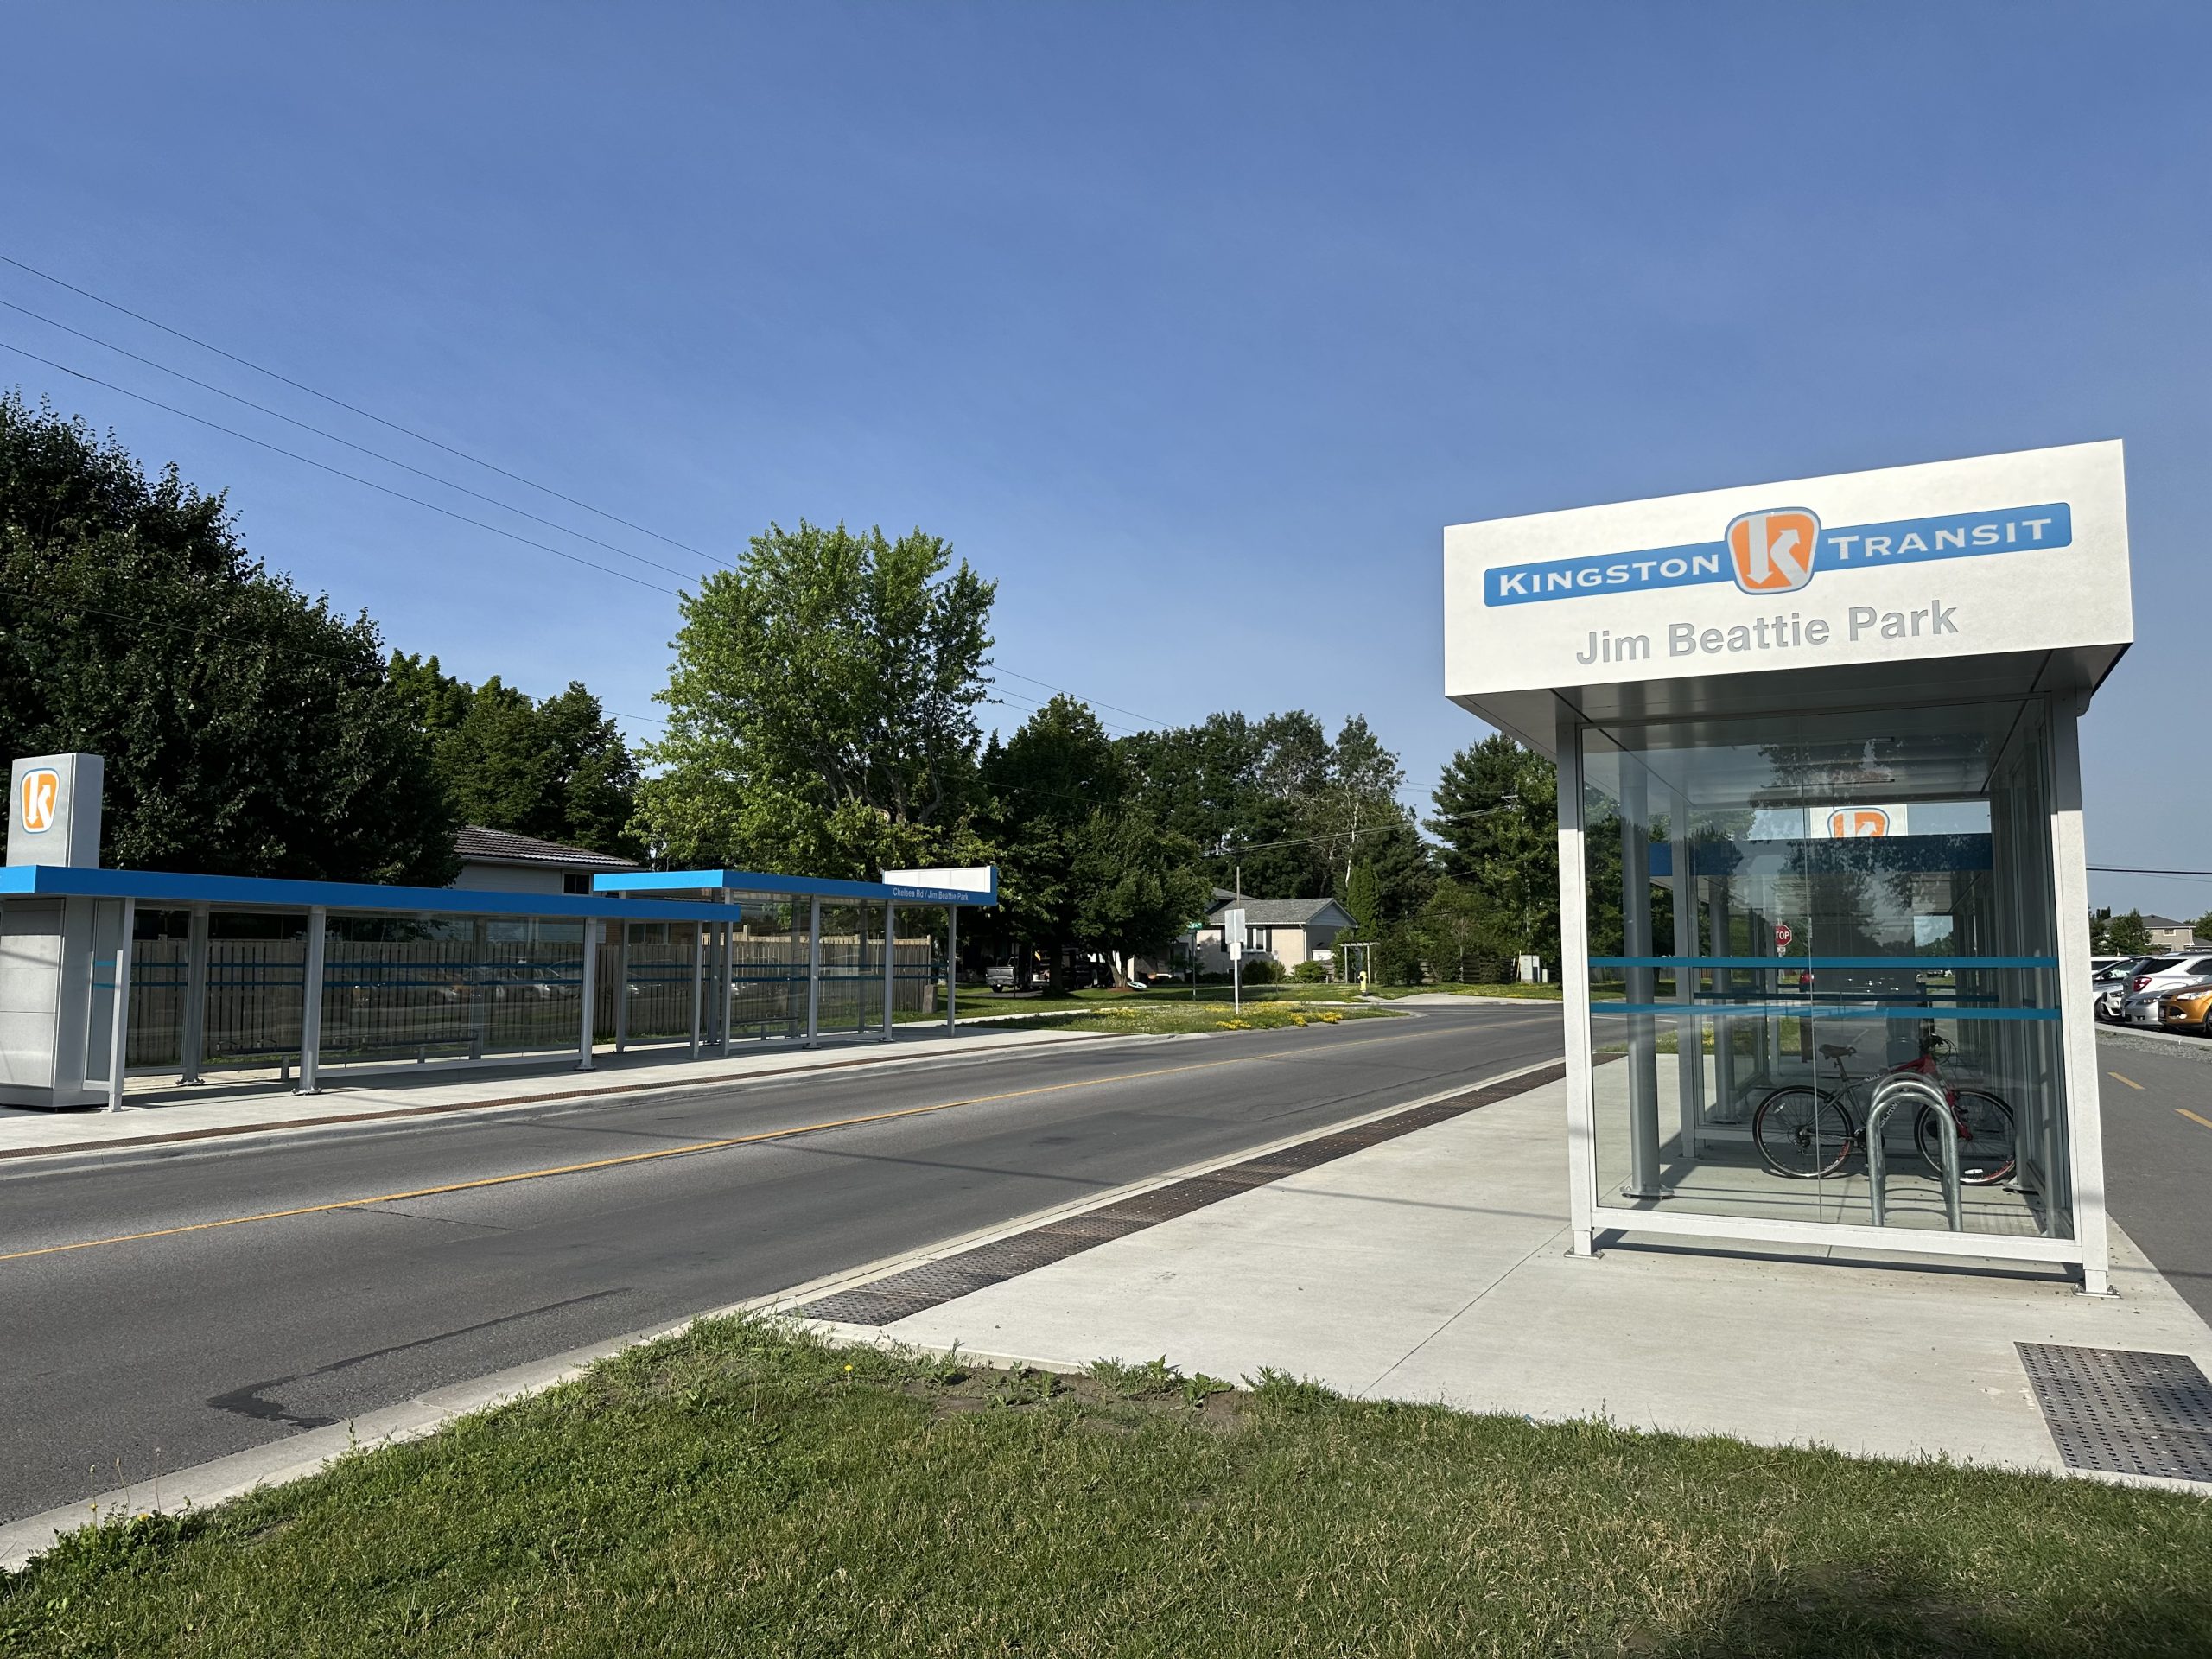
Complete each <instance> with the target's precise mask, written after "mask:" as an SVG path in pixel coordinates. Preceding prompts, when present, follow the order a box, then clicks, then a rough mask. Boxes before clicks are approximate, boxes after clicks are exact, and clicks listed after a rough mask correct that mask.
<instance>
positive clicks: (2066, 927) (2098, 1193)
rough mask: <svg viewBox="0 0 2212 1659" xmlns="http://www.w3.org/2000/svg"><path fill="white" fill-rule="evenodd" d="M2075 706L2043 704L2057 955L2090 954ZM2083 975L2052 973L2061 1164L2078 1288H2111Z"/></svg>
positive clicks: (2093, 1031)
mask: <svg viewBox="0 0 2212 1659" xmlns="http://www.w3.org/2000/svg"><path fill="white" fill-rule="evenodd" d="M2079 717H2080V711H2079V709H2077V708H2076V707H2075V704H2074V703H2072V702H2069V701H2068V700H2066V699H2064V698H2061V697H2054V698H2052V699H2051V702H2050V734H2051V746H2050V762H2051V765H2050V771H2051V785H2052V789H2051V803H2050V861H2051V897H2052V902H2053V905H2054V906H2055V908H2056V911H2057V934H2058V960H2059V961H2060V963H2065V964H2070V963H2077V962H2087V961H2088V959H2089V919H2088V918H2089V876H2088V842H2087V841H2086V839H2085V838H2084V836H2083V834H2082V734H2081V731H2080V729H2079V728H2078V726H2077V725H2076V723H2075V722H2076V721H2077V720H2078V719H2079ZM2089 992H2090V986H2089V980H2088V976H2087V975H2084V974H2081V973H2076V972H2074V971H2072V970H2071V969H2070V968H2069V967H2062V968H2061V969H2060V971H2059V974H2058V1007H2059V1025H2058V1033H2059V1044H2060V1048H2059V1053H2060V1055H2061V1056H2062V1058H2063V1072H2064V1075H2065V1079H2066V1141H2067V1147H2066V1150H2067V1164H2068V1166H2069V1169H2070V1170H2071V1171H2072V1173H2073V1176H2074V1180H2073V1205H2072V1210H2073V1216H2074V1236H2075V1239H2076V1240H2078V1241H2079V1242H2080V1243H2081V1246H2082V1291H2083V1293H2084V1294H2087V1295H2090V1296H2108V1295H2110V1294H2112V1278H2111V1270H2112V1242H2111V1239H2110V1236H2109V1233H2108V1229H2107V1224H2106V1221H2105V1139H2104V1127H2103V1124H2102V1122H2101V1113H2100V1110H2099V1096H2098V1076H2097V1025H2096V1014H2095V1010H2094V1006H2093V1004H2092V1002H2091V999H2090V995H2089Z"/></svg>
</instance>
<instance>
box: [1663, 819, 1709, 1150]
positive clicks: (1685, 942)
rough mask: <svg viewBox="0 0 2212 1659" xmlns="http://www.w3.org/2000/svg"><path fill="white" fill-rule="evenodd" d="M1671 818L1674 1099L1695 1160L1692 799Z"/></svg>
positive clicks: (1701, 1072) (1700, 1067)
mask: <svg viewBox="0 0 2212 1659" xmlns="http://www.w3.org/2000/svg"><path fill="white" fill-rule="evenodd" d="M1668 817H1669V820H1670V822H1669V824H1668V826H1667V829H1668V839H1669V848H1668V852H1669V858H1670V861H1672V863H1673V865H1674V867H1675V878H1674V879H1675V890H1674V899H1675V964H1676V965H1675V1000H1676V1001H1679V1002H1680V1003H1681V1005H1682V1007H1683V1008H1684V1010H1685V1012H1684V1014H1683V1015H1682V1017H1681V1019H1679V1020H1675V1099H1676V1104H1677V1109H1678V1110H1679V1112H1680V1115H1681V1125H1682V1130H1681V1134H1682V1156H1683V1157H1685V1158H1695V1157H1696V1156H1697V1155H1698V1145H1697V1142H1698V1131H1699V1129H1700V1128H1702V1127H1703V1126H1704V1123H1705V1041H1704V1035H1703V1033H1701V1032H1700V1030H1699V1028H1698V1017H1697V982H1698V970H1697V969H1694V968H1692V967H1690V966H1688V963H1689V959H1690V958H1691V957H1694V956H1696V955H1697V954H1698V948H1697V910H1698V903H1697V865H1696V857H1695V855H1696V849H1695V848H1694V846H1693V845H1692V844H1691V842H1690V804H1689V798H1688V797H1687V796H1685V795H1683V794H1681V793H1680V792H1677V793H1676V794H1675V798H1674V804H1673V810H1671V811H1669V814H1668Z"/></svg>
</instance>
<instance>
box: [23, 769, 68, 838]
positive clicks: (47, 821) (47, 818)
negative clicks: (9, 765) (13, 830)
mask: <svg viewBox="0 0 2212 1659" xmlns="http://www.w3.org/2000/svg"><path fill="white" fill-rule="evenodd" d="M60 799H61V779H60V776H59V775H58V774H56V772H54V768H53V767H51V766H35V767H33V768H32V769H31V770H30V771H29V772H25V773H24V774H23V790H22V813H23V828H24V829H28V830H29V831H30V833H31V834H33V835H35V836H42V835H44V834H45V833H46V832H47V831H48V830H49V829H53V828H54V808H55V807H56V806H57V805H58V804H60Z"/></svg>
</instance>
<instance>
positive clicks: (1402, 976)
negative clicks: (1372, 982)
mask: <svg viewBox="0 0 2212 1659" xmlns="http://www.w3.org/2000/svg"><path fill="white" fill-rule="evenodd" d="M1375 973H1376V977H1377V978H1378V979H1380V980H1381V981H1382V982H1383V984H1385V985H1418V984H1420V983H1421V981H1422V979H1423V978H1424V977H1425V976H1424V974H1423V973H1422V971H1421V942H1420V940H1418V939H1416V938H1414V935H1413V932H1412V930H1410V929H1408V928H1404V927H1395V928H1393V929H1391V930H1390V931H1389V932H1388V933H1386V934H1384V935H1383V938H1381V939H1380V940H1379V941H1378V942H1377V943H1376V947H1375Z"/></svg>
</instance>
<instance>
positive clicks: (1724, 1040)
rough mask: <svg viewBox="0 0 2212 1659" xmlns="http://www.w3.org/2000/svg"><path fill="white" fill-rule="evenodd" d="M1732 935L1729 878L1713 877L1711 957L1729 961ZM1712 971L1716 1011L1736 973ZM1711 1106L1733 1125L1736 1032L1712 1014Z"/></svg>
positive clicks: (1724, 1019) (1725, 1019) (1724, 1004)
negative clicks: (1718, 996)
mask: <svg viewBox="0 0 2212 1659" xmlns="http://www.w3.org/2000/svg"><path fill="white" fill-rule="evenodd" d="M1735 931H1736V930H1735V923H1734V919H1733V918H1732V916H1731V914H1730V912H1729V901H1728V878H1727V877H1726V876H1725V875H1716V876H1714V877H1713V955H1714V956H1716V957H1732V956H1734V955H1735V954H1736V947H1735V944H1734V943H1733V941H1734V938H1735ZM1735 983H1736V973H1735V970H1734V969H1732V968H1716V969H1713V989H1714V990H1716V991H1718V992H1719V994H1720V995H1721V998H1722V999H1723V1000H1722V1001H1719V1002H1717V1003H1715V1004H1714V1005H1713V1006H1714V1007H1716V1008H1725V1007H1727V1006H1728V1004H1727V1001H1726V998H1727V997H1728V996H1729V995H1731V993H1732V991H1733V990H1734V988H1735ZM1713 1104H1714V1105H1715V1107H1716V1108H1717V1110H1716V1112H1715V1113H1714V1116H1716V1117H1718V1118H1719V1119H1720V1121H1722V1122H1728V1123H1732V1122H1735V1121H1736V1031H1735V1027H1734V1026H1733V1025H1732V1024H1731V1023H1730V1021H1729V1019H1728V1016H1727V1015H1726V1014H1714V1015H1713Z"/></svg>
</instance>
